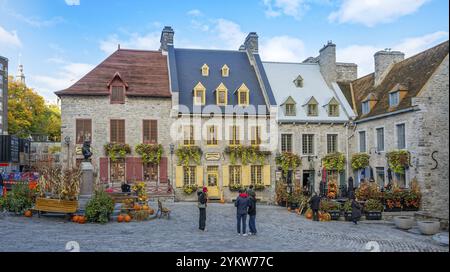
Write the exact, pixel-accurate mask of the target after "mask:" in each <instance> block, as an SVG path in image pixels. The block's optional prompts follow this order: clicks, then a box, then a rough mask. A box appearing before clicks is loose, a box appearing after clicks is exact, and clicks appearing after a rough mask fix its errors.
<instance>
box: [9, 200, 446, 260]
mask: <svg viewBox="0 0 450 272" xmlns="http://www.w3.org/2000/svg"><path fill="white" fill-rule="evenodd" d="M167 206H168V207H169V208H171V209H172V214H171V219H170V220H166V219H153V220H149V221H146V222H131V223H120V224H119V223H116V222H111V223H109V224H106V225H99V224H84V225H80V224H75V223H71V222H67V221H65V220H64V219H63V218H61V217H54V216H52V217H50V216H45V217H44V216H43V217H41V218H38V217H37V216H36V215H35V216H34V217H33V218H31V219H30V218H25V217H13V216H4V215H0V228H1V230H2V234H1V235H0V251H65V246H66V243H67V242H68V241H77V242H78V243H79V245H80V250H81V251H158V252H161V251H163V252H164V251H190V252H192V251H250V252H252V251H313V252H323V251H367V250H366V249H365V246H366V243H368V242H370V241H376V242H377V243H378V244H379V245H380V250H381V251H447V252H448V250H449V248H448V247H444V246H441V245H439V244H438V243H437V242H435V241H434V240H433V239H432V237H429V236H423V235H420V234H417V233H415V231H414V230H413V231H409V232H408V231H401V230H398V229H395V228H394V226H393V225H392V224H389V223H386V224H380V223H369V222H361V223H360V224H358V225H356V226H355V225H353V224H352V223H349V222H343V221H339V222H334V221H331V222H313V221H309V220H306V219H305V218H304V217H303V216H297V215H296V214H294V213H289V212H287V210H286V209H285V208H281V207H277V206H265V205H259V206H258V213H257V229H258V232H259V233H258V235H257V236H248V237H242V236H238V235H237V234H236V226H235V208H234V207H233V205H231V204H218V203H217V204H216V203H212V204H210V205H209V206H208V209H207V222H206V225H207V229H208V232H206V233H204V232H200V231H199V230H198V229H197V228H198V225H197V224H198V209H197V207H196V204H195V203H167ZM152 207H157V206H156V205H155V204H153V205H152Z"/></svg>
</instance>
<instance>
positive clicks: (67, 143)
mask: <svg viewBox="0 0 450 272" xmlns="http://www.w3.org/2000/svg"><path fill="white" fill-rule="evenodd" d="M64 143H65V144H66V145H67V169H69V166H70V164H69V163H70V159H69V158H70V136H66V137H64Z"/></svg>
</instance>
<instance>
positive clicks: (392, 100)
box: [389, 92, 400, 107]
mask: <svg viewBox="0 0 450 272" xmlns="http://www.w3.org/2000/svg"><path fill="white" fill-rule="evenodd" d="M399 102H400V92H393V93H390V94H389V107H397V106H398V104H399Z"/></svg>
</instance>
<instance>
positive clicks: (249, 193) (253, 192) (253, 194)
mask: <svg viewBox="0 0 450 272" xmlns="http://www.w3.org/2000/svg"><path fill="white" fill-rule="evenodd" d="M247 194H248V196H251V197H254V198H256V193H255V190H254V189H253V184H250V186H249V187H248V189H247Z"/></svg>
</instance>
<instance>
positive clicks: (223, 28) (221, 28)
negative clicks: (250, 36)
mask: <svg viewBox="0 0 450 272" xmlns="http://www.w3.org/2000/svg"><path fill="white" fill-rule="evenodd" d="M215 22H216V27H215V29H214V31H215V33H217V36H218V38H219V39H220V40H221V41H222V43H223V45H225V47H226V48H228V49H238V48H239V46H241V44H243V43H244V40H245V37H246V36H247V34H246V33H244V32H243V31H242V30H241V26H240V25H238V24H237V23H235V22H233V21H229V20H226V19H222V18H221V19H218V20H216V21H215Z"/></svg>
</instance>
